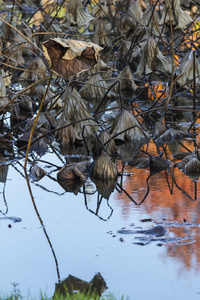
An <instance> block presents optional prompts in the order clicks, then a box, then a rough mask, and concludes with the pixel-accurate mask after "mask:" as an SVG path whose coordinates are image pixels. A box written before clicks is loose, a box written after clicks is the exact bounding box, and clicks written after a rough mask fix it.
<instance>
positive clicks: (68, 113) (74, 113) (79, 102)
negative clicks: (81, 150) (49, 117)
mask: <svg viewBox="0 0 200 300" xmlns="http://www.w3.org/2000/svg"><path fill="white" fill-rule="evenodd" d="M62 99H63V102H64V109H63V112H62V115H61V118H62V119H63V120H68V121H69V122H71V123H72V122H76V121H79V120H83V119H88V120H85V121H80V122H77V123H76V124H74V125H73V127H74V129H75V131H76V132H77V135H78V137H79V138H81V139H82V131H83V126H85V129H84V137H93V136H94V133H95V132H96V131H97V127H96V126H94V125H96V122H95V121H93V120H92V115H91V113H90V112H89V111H88V110H87V108H86V105H85V103H84V100H83V99H82V98H81V96H80V95H79V93H78V92H75V90H74V91H73V92H69V91H68V90H66V91H65V93H64V94H63V95H62ZM92 125H93V126H92Z"/></svg>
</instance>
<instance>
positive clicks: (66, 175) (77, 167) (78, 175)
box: [57, 161, 91, 181]
mask: <svg viewBox="0 0 200 300" xmlns="http://www.w3.org/2000/svg"><path fill="white" fill-rule="evenodd" d="M90 165H91V162H90V161H81V162H78V163H74V164H69V165H65V166H64V167H63V168H62V169H61V170H60V171H59V172H58V173H57V179H58V181H61V180H66V179H79V180H81V181H86V179H87V174H86V173H85V172H86V171H87V169H88V168H89V166H90Z"/></svg>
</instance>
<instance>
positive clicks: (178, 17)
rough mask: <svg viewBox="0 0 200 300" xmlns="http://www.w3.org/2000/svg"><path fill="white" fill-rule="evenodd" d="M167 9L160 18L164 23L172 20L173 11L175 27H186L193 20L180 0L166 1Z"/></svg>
mask: <svg viewBox="0 0 200 300" xmlns="http://www.w3.org/2000/svg"><path fill="white" fill-rule="evenodd" d="M164 5H165V9H164V12H163V14H162V18H161V20H160V24H161V25H162V24H163V23H164V22H165V23H166V22H169V21H170V15H169V14H171V12H172V16H171V18H172V24H173V25H174V26H175V29H184V28H185V27H186V26H187V25H189V24H190V23H191V22H192V19H191V18H190V15H189V14H187V12H185V11H184V10H183V9H182V8H181V4H180V0H167V1H164Z"/></svg>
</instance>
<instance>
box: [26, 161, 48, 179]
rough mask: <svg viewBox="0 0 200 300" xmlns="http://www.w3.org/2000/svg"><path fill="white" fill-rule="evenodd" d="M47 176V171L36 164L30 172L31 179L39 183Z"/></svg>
mask: <svg viewBox="0 0 200 300" xmlns="http://www.w3.org/2000/svg"><path fill="white" fill-rule="evenodd" d="M45 175H46V171H45V170H43V169H42V168H41V167H39V166H38V165H37V164H34V165H33V166H32V168H31V170H30V174H29V177H30V178H31V179H32V180H34V181H39V180H40V179H42V178H43V177H44V176H45Z"/></svg>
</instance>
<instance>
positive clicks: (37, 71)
mask: <svg viewBox="0 0 200 300" xmlns="http://www.w3.org/2000/svg"><path fill="white" fill-rule="evenodd" d="M46 69H47V68H46V65H45V64H44V62H43V60H42V59H41V58H39V57H36V58H34V59H32V60H31V62H30V64H29V65H28V68H27V70H26V71H24V72H23V73H22V74H21V76H20V78H21V79H28V80H31V81H37V80H39V79H40V78H44V77H45V75H46ZM28 84H30V83H28Z"/></svg>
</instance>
